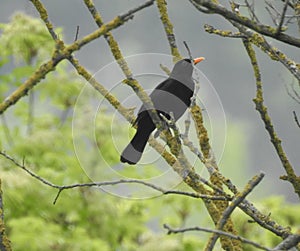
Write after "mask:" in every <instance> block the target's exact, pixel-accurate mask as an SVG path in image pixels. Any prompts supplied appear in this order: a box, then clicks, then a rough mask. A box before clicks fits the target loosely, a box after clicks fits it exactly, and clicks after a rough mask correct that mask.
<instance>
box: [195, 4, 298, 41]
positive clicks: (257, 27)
mask: <svg viewBox="0 0 300 251" xmlns="http://www.w3.org/2000/svg"><path fill="white" fill-rule="evenodd" d="M189 1H190V2H191V3H192V4H193V5H194V6H199V8H197V9H198V10H200V11H202V10H203V7H204V8H205V10H206V11H204V13H209V14H212V13H215V14H219V15H221V16H223V17H224V18H226V19H228V20H231V21H235V22H237V23H239V24H241V25H244V26H246V27H248V28H250V29H252V30H254V31H256V32H258V33H260V34H262V35H265V36H269V37H272V38H275V39H277V40H279V41H281V42H284V43H286V44H290V45H293V46H296V47H300V39H299V38H296V37H292V36H289V35H287V34H284V33H282V32H280V33H279V34H277V29H276V28H274V27H272V26H269V25H263V24H261V23H258V22H255V21H254V20H251V19H249V18H247V17H245V16H241V15H238V14H236V13H234V12H232V11H230V10H228V9H226V8H225V7H223V6H222V5H220V4H215V3H213V1H209V0H189Z"/></svg>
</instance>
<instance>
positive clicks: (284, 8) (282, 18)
mask: <svg viewBox="0 0 300 251" xmlns="http://www.w3.org/2000/svg"><path fill="white" fill-rule="evenodd" d="M289 2H290V1H289V0H285V4H284V6H283V9H282V13H281V17H280V21H279V25H278V27H277V31H276V35H279V33H280V32H281V28H282V25H283V22H284V19H285V13H286V10H287V7H288V4H289Z"/></svg>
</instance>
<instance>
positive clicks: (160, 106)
mask: <svg viewBox="0 0 300 251" xmlns="http://www.w3.org/2000/svg"><path fill="white" fill-rule="evenodd" d="M203 60H204V58H203V57H200V58H195V59H193V60H191V59H182V60H180V61H178V62H177V63H176V64H175V65H174V68H173V70H172V72H171V74H170V76H169V78H168V79H166V80H165V81H163V82H162V83H160V84H159V85H158V86H157V87H156V88H155V89H154V90H153V92H152V93H151V94H150V95H149V97H150V98H151V100H152V103H153V106H154V108H155V110H156V111H157V113H158V115H163V116H164V117H165V118H168V119H170V118H171V117H170V115H171V113H172V115H173V118H174V120H175V121H177V120H178V119H179V118H180V117H181V116H182V115H183V114H184V112H185V111H186V109H187V108H188V107H189V106H190V104H191V98H192V96H193V94H194V88H195V83H194V81H193V79H192V74H193V69H194V68H193V64H197V63H199V62H201V61H203ZM149 112H150V111H149ZM149 112H148V111H147V109H146V107H145V105H142V107H141V108H140V110H139V112H138V115H137V119H136V121H135V124H136V125H137V131H136V133H135V135H134V137H133V138H132V140H131V141H130V143H129V144H128V145H127V147H126V148H125V149H124V150H123V152H122V154H121V157H120V160H121V162H124V163H128V164H130V165H134V164H136V163H137V162H138V161H139V160H140V158H141V157H142V153H143V151H144V149H145V146H146V144H147V141H148V139H149V137H150V134H151V133H152V132H153V131H154V129H155V128H156V127H155V123H153V121H152V118H151V116H150V114H149ZM161 119H163V118H161Z"/></svg>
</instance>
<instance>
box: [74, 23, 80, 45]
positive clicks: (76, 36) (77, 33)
mask: <svg viewBox="0 0 300 251" xmlns="http://www.w3.org/2000/svg"><path fill="white" fill-rule="evenodd" d="M78 35H79V25H77V27H76V34H75V39H74V42H76V41H77V39H78Z"/></svg>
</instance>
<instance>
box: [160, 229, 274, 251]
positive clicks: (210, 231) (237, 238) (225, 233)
mask: <svg viewBox="0 0 300 251" xmlns="http://www.w3.org/2000/svg"><path fill="white" fill-rule="evenodd" d="M163 227H164V228H165V229H167V230H168V232H167V234H178V233H184V232H189V231H200V232H206V233H215V234H218V235H222V236H226V237H228V238H231V239H234V240H238V241H241V242H243V243H245V244H249V245H252V246H254V247H256V248H258V249H262V250H266V251H271V249H269V248H267V247H264V246H262V245H260V244H258V243H256V242H253V241H251V240H248V239H246V238H243V237H241V236H238V235H234V234H231V233H227V232H224V231H221V230H215V229H208V228H203V227H189V228H179V229H174V228H171V227H170V226H169V225H167V224H164V225H163Z"/></svg>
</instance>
